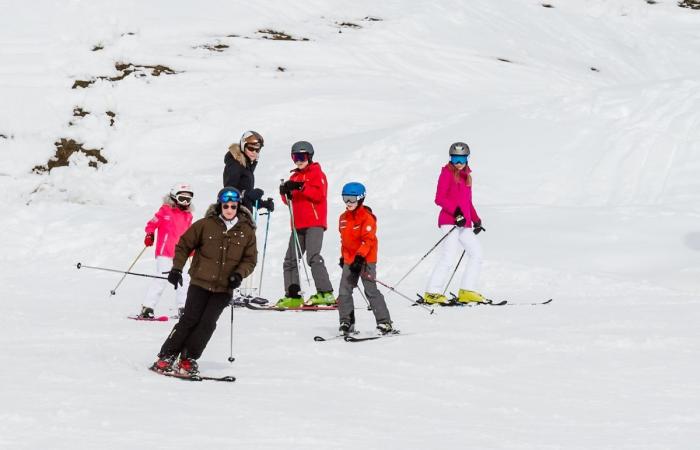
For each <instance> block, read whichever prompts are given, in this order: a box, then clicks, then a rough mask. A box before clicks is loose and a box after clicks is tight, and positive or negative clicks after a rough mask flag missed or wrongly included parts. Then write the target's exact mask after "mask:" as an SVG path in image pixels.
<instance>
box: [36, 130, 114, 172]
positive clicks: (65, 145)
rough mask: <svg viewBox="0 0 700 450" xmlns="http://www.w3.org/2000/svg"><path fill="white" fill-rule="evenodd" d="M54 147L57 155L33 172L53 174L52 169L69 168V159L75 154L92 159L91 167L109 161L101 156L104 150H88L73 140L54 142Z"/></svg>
mask: <svg viewBox="0 0 700 450" xmlns="http://www.w3.org/2000/svg"><path fill="white" fill-rule="evenodd" d="M54 145H55V146H56V154H55V155H54V156H53V157H51V158H50V159H49V160H48V161H47V162H46V164H45V165H43V166H35V167H34V168H33V169H32V172H34V173H44V172H51V169H53V168H54V167H63V166H67V165H68V159H69V158H70V156H71V155H72V154H73V153H75V152H80V153H83V154H85V155H86V156H87V157H88V158H89V159H90V162H89V163H88V165H89V166H90V167H95V168H96V167H97V166H98V164H106V163H107V159H106V158H105V157H104V156H102V154H101V152H102V149H99V150H98V149H86V148H84V147H83V144H82V143H80V142H76V141H74V140H73V139H64V138H61V140H60V141H57V142H54Z"/></svg>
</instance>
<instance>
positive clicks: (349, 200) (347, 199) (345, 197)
mask: <svg viewBox="0 0 700 450" xmlns="http://www.w3.org/2000/svg"><path fill="white" fill-rule="evenodd" d="M358 200H359V198H358V196H357V195H343V201H344V202H345V203H350V204H352V203H357V201H358Z"/></svg>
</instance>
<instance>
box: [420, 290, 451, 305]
mask: <svg viewBox="0 0 700 450" xmlns="http://www.w3.org/2000/svg"><path fill="white" fill-rule="evenodd" d="M423 300H425V303H427V304H429V305H432V304H435V303H438V304H440V305H445V304H447V303H449V300H447V297H445V296H444V295H443V294H435V293H432V292H426V293H425V294H423Z"/></svg>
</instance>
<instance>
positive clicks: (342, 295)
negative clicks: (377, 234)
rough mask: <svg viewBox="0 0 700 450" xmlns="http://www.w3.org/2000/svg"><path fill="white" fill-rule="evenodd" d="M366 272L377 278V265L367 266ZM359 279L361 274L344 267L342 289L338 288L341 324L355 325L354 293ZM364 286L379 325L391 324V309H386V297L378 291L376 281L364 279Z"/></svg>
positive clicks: (346, 266)
mask: <svg viewBox="0 0 700 450" xmlns="http://www.w3.org/2000/svg"><path fill="white" fill-rule="evenodd" d="M364 272H366V273H368V274H369V276H370V277H371V278H375V277H376V275H377V265H376V264H366V265H365V269H364ZM359 278H360V274H359V273H358V274H355V273H352V272H350V266H349V265H348V264H344V265H343V274H342V275H341V277H340V287H339V288H338V313H339V316H340V321H341V322H348V323H352V324H354V323H355V304H354V302H353V299H352V291H353V289H354V288H355V286H357V283H358V281H359ZM362 285H363V286H364V288H365V296H366V297H367V301H369V305H370V306H371V307H372V312H373V313H374V318H375V320H376V321H377V323H378V324H380V323H391V316H390V315H389V309H388V308H387V307H386V302H385V301H384V296H383V295H382V293H381V292H379V289H377V283H376V282H375V281H374V280H371V279H369V278H365V277H362ZM358 289H359V287H358Z"/></svg>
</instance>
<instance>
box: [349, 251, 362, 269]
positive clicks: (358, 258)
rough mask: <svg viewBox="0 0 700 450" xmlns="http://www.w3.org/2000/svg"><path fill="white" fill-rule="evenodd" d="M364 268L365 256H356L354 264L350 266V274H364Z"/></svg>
mask: <svg viewBox="0 0 700 450" xmlns="http://www.w3.org/2000/svg"><path fill="white" fill-rule="evenodd" d="M364 267H365V258H364V256H360V255H356V256H355V259H354V260H353V261H352V264H350V272H352V273H360V272H362V269H363V268H364Z"/></svg>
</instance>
